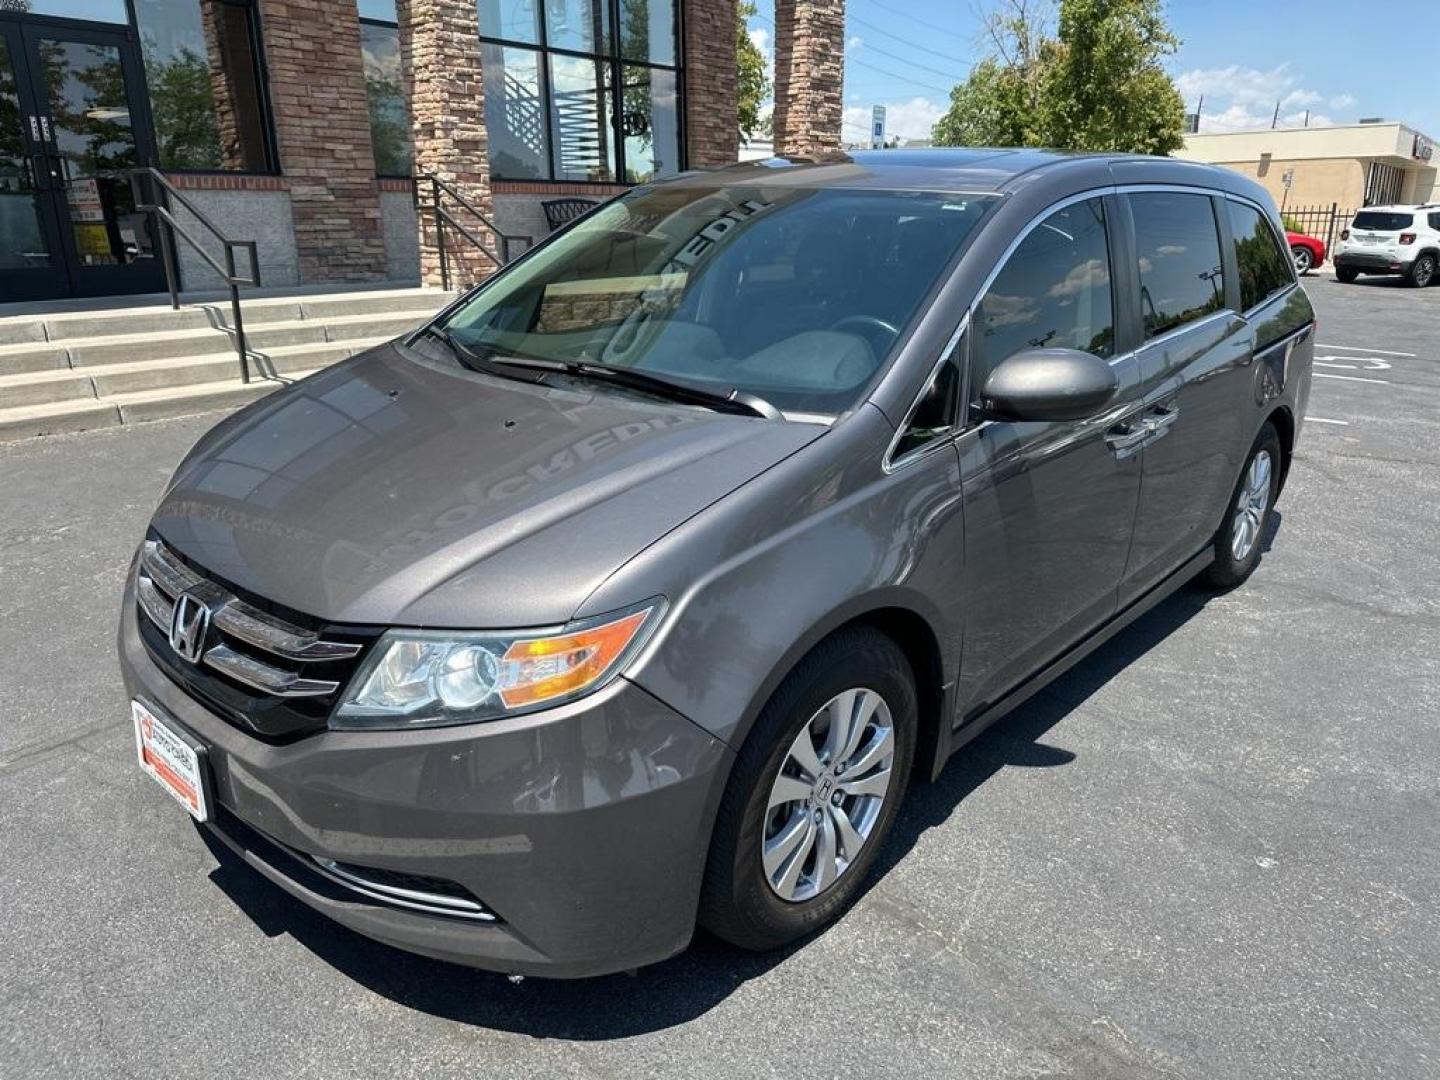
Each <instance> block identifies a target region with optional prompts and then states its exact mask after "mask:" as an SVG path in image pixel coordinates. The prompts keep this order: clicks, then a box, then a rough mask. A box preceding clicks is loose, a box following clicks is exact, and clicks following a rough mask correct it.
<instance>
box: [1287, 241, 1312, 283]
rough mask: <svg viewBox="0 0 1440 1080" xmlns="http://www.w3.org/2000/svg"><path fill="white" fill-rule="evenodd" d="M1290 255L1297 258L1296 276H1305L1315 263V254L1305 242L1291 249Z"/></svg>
mask: <svg viewBox="0 0 1440 1080" xmlns="http://www.w3.org/2000/svg"><path fill="white" fill-rule="evenodd" d="M1290 257H1291V258H1292V259H1294V260H1295V276H1296V277H1304V276H1305V275H1306V274H1308V273H1309V272H1310V270H1311V268H1312V267H1314V265H1315V256H1314V255H1313V254H1312V253H1311V251H1310V249H1309V248H1308V247H1306V246H1305V245H1304V244H1296V245H1295V246H1294V247H1292V248H1291V249H1290Z"/></svg>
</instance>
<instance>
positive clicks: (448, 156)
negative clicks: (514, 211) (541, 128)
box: [396, 0, 496, 285]
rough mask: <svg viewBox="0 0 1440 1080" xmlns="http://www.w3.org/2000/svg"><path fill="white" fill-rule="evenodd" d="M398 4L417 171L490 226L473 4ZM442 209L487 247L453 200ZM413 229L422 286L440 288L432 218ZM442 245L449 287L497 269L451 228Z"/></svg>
mask: <svg viewBox="0 0 1440 1080" xmlns="http://www.w3.org/2000/svg"><path fill="white" fill-rule="evenodd" d="M396 6H397V9H398V13H399V19H400V65H401V70H402V72H403V74H404V79H405V89H406V95H407V101H408V104H409V106H410V122H411V128H412V130H413V132H414V135H415V171H416V172H417V173H434V174H436V175H438V176H439V177H440V178H441V179H442V180H444V181H445V182H446V183H448V184H450V185H451V186H452V187H454V188H455V190H457V191H458V192H460V194H461V195H463V196H464V198H465V200H466V201H467V202H469V203H470V204H471V205H472V206H474V207H475V209H476V210H479V211H480V212H481V213H483V214H485V215H486V216H487V217H489V218H491V220H494V204H493V201H492V199H491V195H490V164H489V160H488V159H487V157H486V153H487V141H486V137H485V83H484V80H483V79H482V78H481V71H480V43H479V34H480V25H479V16H478V14H477V12H476V7H475V0H398V2H397V5H396ZM422 194H423V192H422ZM446 207H447V209H449V210H450V211H451V212H452V213H453V214H454V215H455V217H456V218H458V219H459V220H460V222H461V224H462V225H464V226H465V227H466V229H467V230H469V231H470V232H471V233H473V234H474V235H476V236H477V237H479V238H483V239H485V240H486V242H487V243H490V244H493V239H492V234H491V233H490V232H489V231H488V230H486V229H484V228H482V227H481V226H480V225H479V224H478V223H475V222H474V221H473V218H472V217H471V215H469V214H468V213H467V212H466V211H465V210H463V209H461V208H460V207H459V206H458V205H457V204H455V203H454V202H448V203H447V204H446ZM419 227H420V276H421V280H423V281H424V282H425V283H426V284H427V285H438V284H440V258H439V246H438V244H437V238H436V236H435V225H434V220H433V218H432V217H431V216H430V215H426V214H422V215H421V218H420V222H419ZM445 245H446V249H447V251H448V253H449V258H448V263H449V266H450V270H451V274H452V283H453V281H455V280H459V281H461V282H472V281H479V280H480V279H481V278H484V277H485V276H487V275H488V274H490V273H492V272H493V271H494V269H495V267H496V261H495V258H494V257H493V255H492V256H487V255H485V254H483V253H481V252H479V251H476V250H475V248H474V247H473V246H472V245H470V244H469V243H467V242H465V240H464V239H463V238H461V237H460V236H459V235H457V234H456V232H455V231H454V230H449V229H447V233H446V237H445Z"/></svg>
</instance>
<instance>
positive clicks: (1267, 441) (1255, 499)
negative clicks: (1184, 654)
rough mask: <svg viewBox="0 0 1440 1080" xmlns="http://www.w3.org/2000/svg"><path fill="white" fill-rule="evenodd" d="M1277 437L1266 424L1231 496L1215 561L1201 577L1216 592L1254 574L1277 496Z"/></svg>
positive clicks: (1221, 527)
mask: <svg viewBox="0 0 1440 1080" xmlns="http://www.w3.org/2000/svg"><path fill="white" fill-rule="evenodd" d="M1280 453H1281V452H1280V436H1279V435H1278V434H1276V432H1275V427H1274V425H1273V424H1271V423H1270V422H1269V421H1268V420H1267V421H1266V422H1265V426H1264V427H1262V428H1261V429H1260V434H1259V435H1258V436H1256V438H1255V445H1254V446H1252V447H1251V448H1250V453H1249V454H1247V455H1246V456H1245V467H1244V468H1243V469H1241V470H1240V479H1238V480H1237V481H1235V489H1234V490H1233V491H1232V492H1231V493H1230V502H1229V503H1228V504H1227V506H1226V511H1225V520H1224V521H1223V522H1221V524H1220V529H1219V531H1218V532H1217V533H1216V534H1215V540H1214V548H1215V561H1214V562H1212V563H1211V564H1210V565H1209V566H1208V567H1207V568H1206V569H1205V573H1204V580H1205V582H1206V584H1208V585H1210V586H1211V587H1212V588H1215V589H1233V588H1235V587H1236V586H1237V585H1239V584H1241V583H1242V582H1244V580H1245V579H1246V578H1248V577H1249V576H1250V575H1251V574H1252V573H1254V571H1255V567H1256V565H1257V564H1258V563H1259V562H1260V549H1261V548H1262V547H1263V546H1264V544H1265V532H1266V530H1267V529H1268V528H1269V527H1270V515H1271V512H1272V511H1273V510H1274V508H1275V497H1276V496H1277V495H1278V494H1279V493H1280V466H1281V462H1282V458H1281V456H1280Z"/></svg>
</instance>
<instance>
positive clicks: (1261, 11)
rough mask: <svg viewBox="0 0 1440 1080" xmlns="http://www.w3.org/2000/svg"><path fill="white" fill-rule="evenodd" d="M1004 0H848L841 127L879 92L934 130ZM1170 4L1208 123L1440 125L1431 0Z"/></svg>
mask: <svg viewBox="0 0 1440 1080" xmlns="http://www.w3.org/2000/svg"><path fill="white" fill-rule="evenodd" d="M997 2H998V0H846V35H845V36H846V49H845V58H846V65H845V106H846V108H845V131H844V135H845V138H847V139H854V140H857V141H858V140H861V139H864V138H865V137H866V132H867V131H868V127H869V117H870V109H871V107H872V106H873V105H884V106H885V107H886V113H887V123H888V128H889V131H890V133H891V134H895V135H902V136H909V137H921V136H925V135H928V134H929V130H930V126H931V124H933V123H934V121H935V119H936V118H937V117H938V116H939V115H940V114H941V113H943V112H944V110H945V107H946V104H947V102H948V98H949V87H950V86H952V85H953V84H954V83H955V82H957V81H960V80H963V79H964V77H965V74H966V72H967V71H969V69H970V65H971V64H972V63H973V62H974V61H975V60H976V59H978V58H979V57H981V56H983V55H984V52H985V47H984V42H983V41H982V33H983V31H982V29H981V16H980V12H982V11H985V10H990V9H991V8H992V7H993V6H994V5H995V4H996V3H997ZM758 6H759V10H760V14H759V16H758V17H757V18H754V19H751V20H750V32H751V37H752V38H754V39H755V41H756V43H757V44H758V45H760V47H761V49H762V50H763V51H764V52H765V53H766V54H767V56H768V55H770V51H771V47H772V45H773V40H774V31H775V26H774V22H773V21H772V20H773V16H774V3H773V0H758ZM1367 12H1369V13H1372V14H1367ZM1166 15H1167V17H1168V19H1169V21H1170V26H1171V28H1172V29H1173V30H1174V32H1175V33H1176V34H1177V35H1178V36H1179V37H1180V39H1181V45H1180V50H1179V51H1178V52H1177V53H1176V54H1175V55H1174V56H1172V57H1171V58H1170V60H1169V69H1170V73H1171V75H1173V76H1174V77H1175V80H1176V82H1177V84H1178V85H1179V87H1180V90H1181V93H1182V95H1183V96H1184V97H1185V103H1186V107H1187V108H1188V109H1192V110H1193V109H1194V108H1195V105H1196V103H1197V101H1198V99H1199V97H1200V95H1201V94H1202V93H1203V94H1204V95H1205V106H1204V112H1203V115H1202V120H1201V130H1202V131H1233V130H1242V129H1245V128H1255V127H1269V126H1270V118H1271V116H1272V115H1273V114H1274V111H1275V104H1276V102H1277V101H1278V102H1280V103H1281V107H1280V118H1281V123H1282V124H1285V123H1291V124H1300V123H1302V122H1303V119H1304V115H1305V110H1306V109H1307V108H1308V109H1309V110H1310V114H1311V115H1310V123H1311V124H1317V123H1337V124H1340V123H1353V122H1354V121H1356V120H1358V119H1359V118H1360V117H1362V116H1383V117H1385V118H1386V119H1389V120H1399V121H1401V122H1403V123H1407V124H1409V125H1411V126H1412V127H1417V128H1419V129H1420V130H1422V131H1424V132H1425V133H1427V134H1429V135H1431V136H1433V137H1440V82H1437V77H1436V74H1435V67H1434V63H1433V58H1434V57H1435V56H1436V51H1435V50H1436V48H1437V47H1440V46H1437V43H1440V3H1436V2H1435V0H1391V2H1389V3H1383V4H1362V3H1358V2H1356V0H1305V2H1303V3H1298V4H1297V3H1294V2H1290V3H1280V2H1277V0H1171V2H1170V3H1168V4H1167V5H1166ZM1424 43H1428V44H1424ZM1410 50H1414V52H1413V53H1412V52H1410ZM1407 53H1409V54H1410V57H1411V58H1410V59H1409V60H1408V61H1407V60H1406V55H1407ZM1427 56H1428V57H1430V58H1431V59H1430V62H1428V63H1427V62H1426V61H1425V59H1424V58H1425V57H1427Z"/></svg>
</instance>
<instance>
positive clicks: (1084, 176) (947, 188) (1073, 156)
mask: <svg viewBox="0 0 1440 1080" xmlns="http://www.w3.org/2000/svg"><path fill="white" fill-rule="evenodd" d="M665 183H667V184H682V185H696V186H702V187H704V186H713V185H715V184H717V183H719V184H726V185H729V184H736V185H747V184H755V185H762V184H763V185H765V186H773V187H812V188H839V189H849V190H875V191H887V190H908V191H938V192H953V193H961V192H963V193H967V194H989V193H995V194H1004V193H1009V192H1013V191H1016V190H1018V189H1019V188H1021V187H1034V188H1040V189H1045V190H1046V191H1047V192H1048V193H1050V194H1053V195H1056V196H1062V197H1063V195H1064V194H1066V193H1067V192H1068V191H1080V190H1084V189H1086V188H1090V187H1104V186H1109V185H1115V184H1146V183H1149V184H1191V185H1195V186H1201V187H1205V188H1210V189H1215V190H1219V191H1229V192H1232V193H1234V194H1238V195H1243V196H1245V197H1248V198H1250V199H1254V200H1257V201H1259V202H1260V203H1261V204H1262V205H1270V204H1271V202H1270V197H1269V195H1267V194H1266V193H1265V191H1264V189H1263V188H1262V187H1261V186H1260V185H1259V184H1257V183H1256V182H1255V181H1253V180H1251V179H1249V178H1247V177H1245V176H1242V175H1241V174H1240V173H1238V172H1235V171H1234V170H1231V169H1226V168H1222V167H1220V166H1217V165H1207V164H1203V163H1201V162H1196V161H1183V160H1179V159H1177V158H1168V157H1152V156H1147V155H1144V154H1119V153H1088V154H1087V153H1070V152H1066V151H1057V150H1037V149H1030V148H1027V147H1020V148H1004V147H953V148H952V147H931V148H917V149H909V150H901V149H895V150H853V151H832V152H829V153H826V154H823V155H820V156H817V157H814V158H801V157H772V158H766V159H764V160H762V161H750V162H744V163H741V164H739V165H731V166H728V167H726V168H722V169H717V170H714V171H705V172H699V171H696V172H687V173H682V174H680V175H679V176H677V177H674V178H672V179H670V180H668V181H665Z"/></svg>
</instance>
